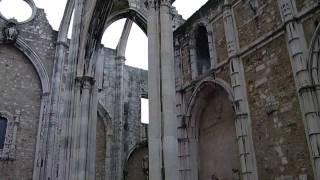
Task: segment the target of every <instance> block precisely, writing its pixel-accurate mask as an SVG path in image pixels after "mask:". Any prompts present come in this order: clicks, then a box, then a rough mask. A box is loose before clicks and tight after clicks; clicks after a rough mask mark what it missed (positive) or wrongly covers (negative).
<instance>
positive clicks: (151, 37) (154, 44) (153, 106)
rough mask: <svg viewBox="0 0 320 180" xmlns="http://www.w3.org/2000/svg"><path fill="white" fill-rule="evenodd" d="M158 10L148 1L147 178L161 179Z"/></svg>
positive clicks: (153, 2)
mask: <svg viewBox="0 0 320 180" xmlns="http://www.w3.org/2000/svg"><path fill="white" fill-rule="evenodd" d="M158 26H159V11H158V4H157V3H155V1H154V0H149V1H148V30H147V31H148V86H149V87H148V89H149V92H148V96H149V102H150V103H149V104H150V105H149V126H148V137H149V138H148V141H149V142H148V147H149V179H152V180H162V179H163V178H162V162H163V159H162V142H161V131H162V123H161V119H162V117H161V99H160V98H161V94H160V83H159V82H160V52H159V51H160V46H159V45H160V39H159V33H160V31H159V27H158Z"/></svg>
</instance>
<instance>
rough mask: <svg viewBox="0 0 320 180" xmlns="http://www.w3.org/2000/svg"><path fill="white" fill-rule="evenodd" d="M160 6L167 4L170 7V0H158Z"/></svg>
mask: <svg viewBox="0 0 320 180" xmlns="http://www.w3.org/2000/svg"><path fill="white" fill-rule="evenodd" d="M159 3H160V6H167V7H171V1H170V0H160V2H159Z"/></svg>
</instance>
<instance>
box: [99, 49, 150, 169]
mask: <svg viewBox="0 0 320 180" xmlns="http://www.w3.org/2000/svg"><path fill="white" fill-rule="evenodd" d="M115 61H116V57H115V50H112V49H108V48H105V49H104V70H103V79H102V89H101V91H100V93H99V102H100V103H101V104H102V105H103V106H104V108H105V110H106V111H107V112H108V114H109V115H110V118H111V121H110V122H112V123H113V125H112V126H115V124H116V123H114V116H115V114H114V113H115V112H114V108H115V107H114V106H115V104H116V102H115V101H116V97H115V96H116V91H115V89H116V81H117V80H118V79H117V78H116V72H115V66H116V62H115ZM121 94H122V96H123V99H124V104H123V109H124V112H123V127H122V128H123V143H122V146H123V150H124V152H123V154H122V157H121V158H122V159H123V162H124V163H125V161H126V159H127V157H128V156H129V154H130V152H131V151H132V150H133V148H134V147H135V146H137V145H138V144H140V143H141V142H144V141H146V138H147V133H146V131H147V127H146V125H144V124H142V123H141V98H148V84H147V71H146V70H142V69H138V68H134V67H130V66H126V65H125V66H124V71H123V92H121ZM113 128H114V127H112V129H113ZM107 134H110V133H108V132H107ZM114 135H115V133H114V132H111V136H114ZM97 136H100V135H99V134H98V135H97ZM108 145H109V146H111V147H109V149H110V150H111V151H113V150H114V148H115V147H113V146H114V145H113V144H112V143H111V144H108ZM108 153H110V152H107V154H108ZM113 159H114V157H109V158H108V157H107V160H106V166H107V167H106V169H107V171H109V172H111V171H112V170H111V169H110V168H111V167H112V166H113V165H112V161H113Z"/></svg>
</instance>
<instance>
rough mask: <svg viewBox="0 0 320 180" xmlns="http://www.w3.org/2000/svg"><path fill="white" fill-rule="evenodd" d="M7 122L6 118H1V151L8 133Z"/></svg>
mask: <svg viewBox="0 0 320 180" xmlns="http://www.w3.org/2000/svg"><path fill="white" fill-rule="evenodd" d="M7 122H8V120H7V119H6V118H4V117H2V116H0V149H3V147H4V142H5V139H6V131H7Z"/></svg>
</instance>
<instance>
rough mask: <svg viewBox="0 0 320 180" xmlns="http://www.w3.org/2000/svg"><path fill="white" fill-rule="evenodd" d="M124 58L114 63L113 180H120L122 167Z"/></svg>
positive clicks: (119, 57)
mask: <svg viewBox="0 0 320 180" xmlns="http://www.w3.org/2000/svg"><path fill="white" fill-rule="evenodd" d="M125 60H126V59H125V57H123V56H118V57H116V59H115V61H116V64H115V66H116V67H115V68H116V69H115V73H116V81H115V83H116V84H115V102H114V119H113V150H112V151H113V160H114V162H113V168H114V169H113V173H114V174H113V177H114V178H113V179H114V180H122V174H123V172H122V167H123V145H124V144H123V112H124V111H123V104H124V103H123V102H124V97H123V94H124V89H123V70H124V63H125Z"/></svg>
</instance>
